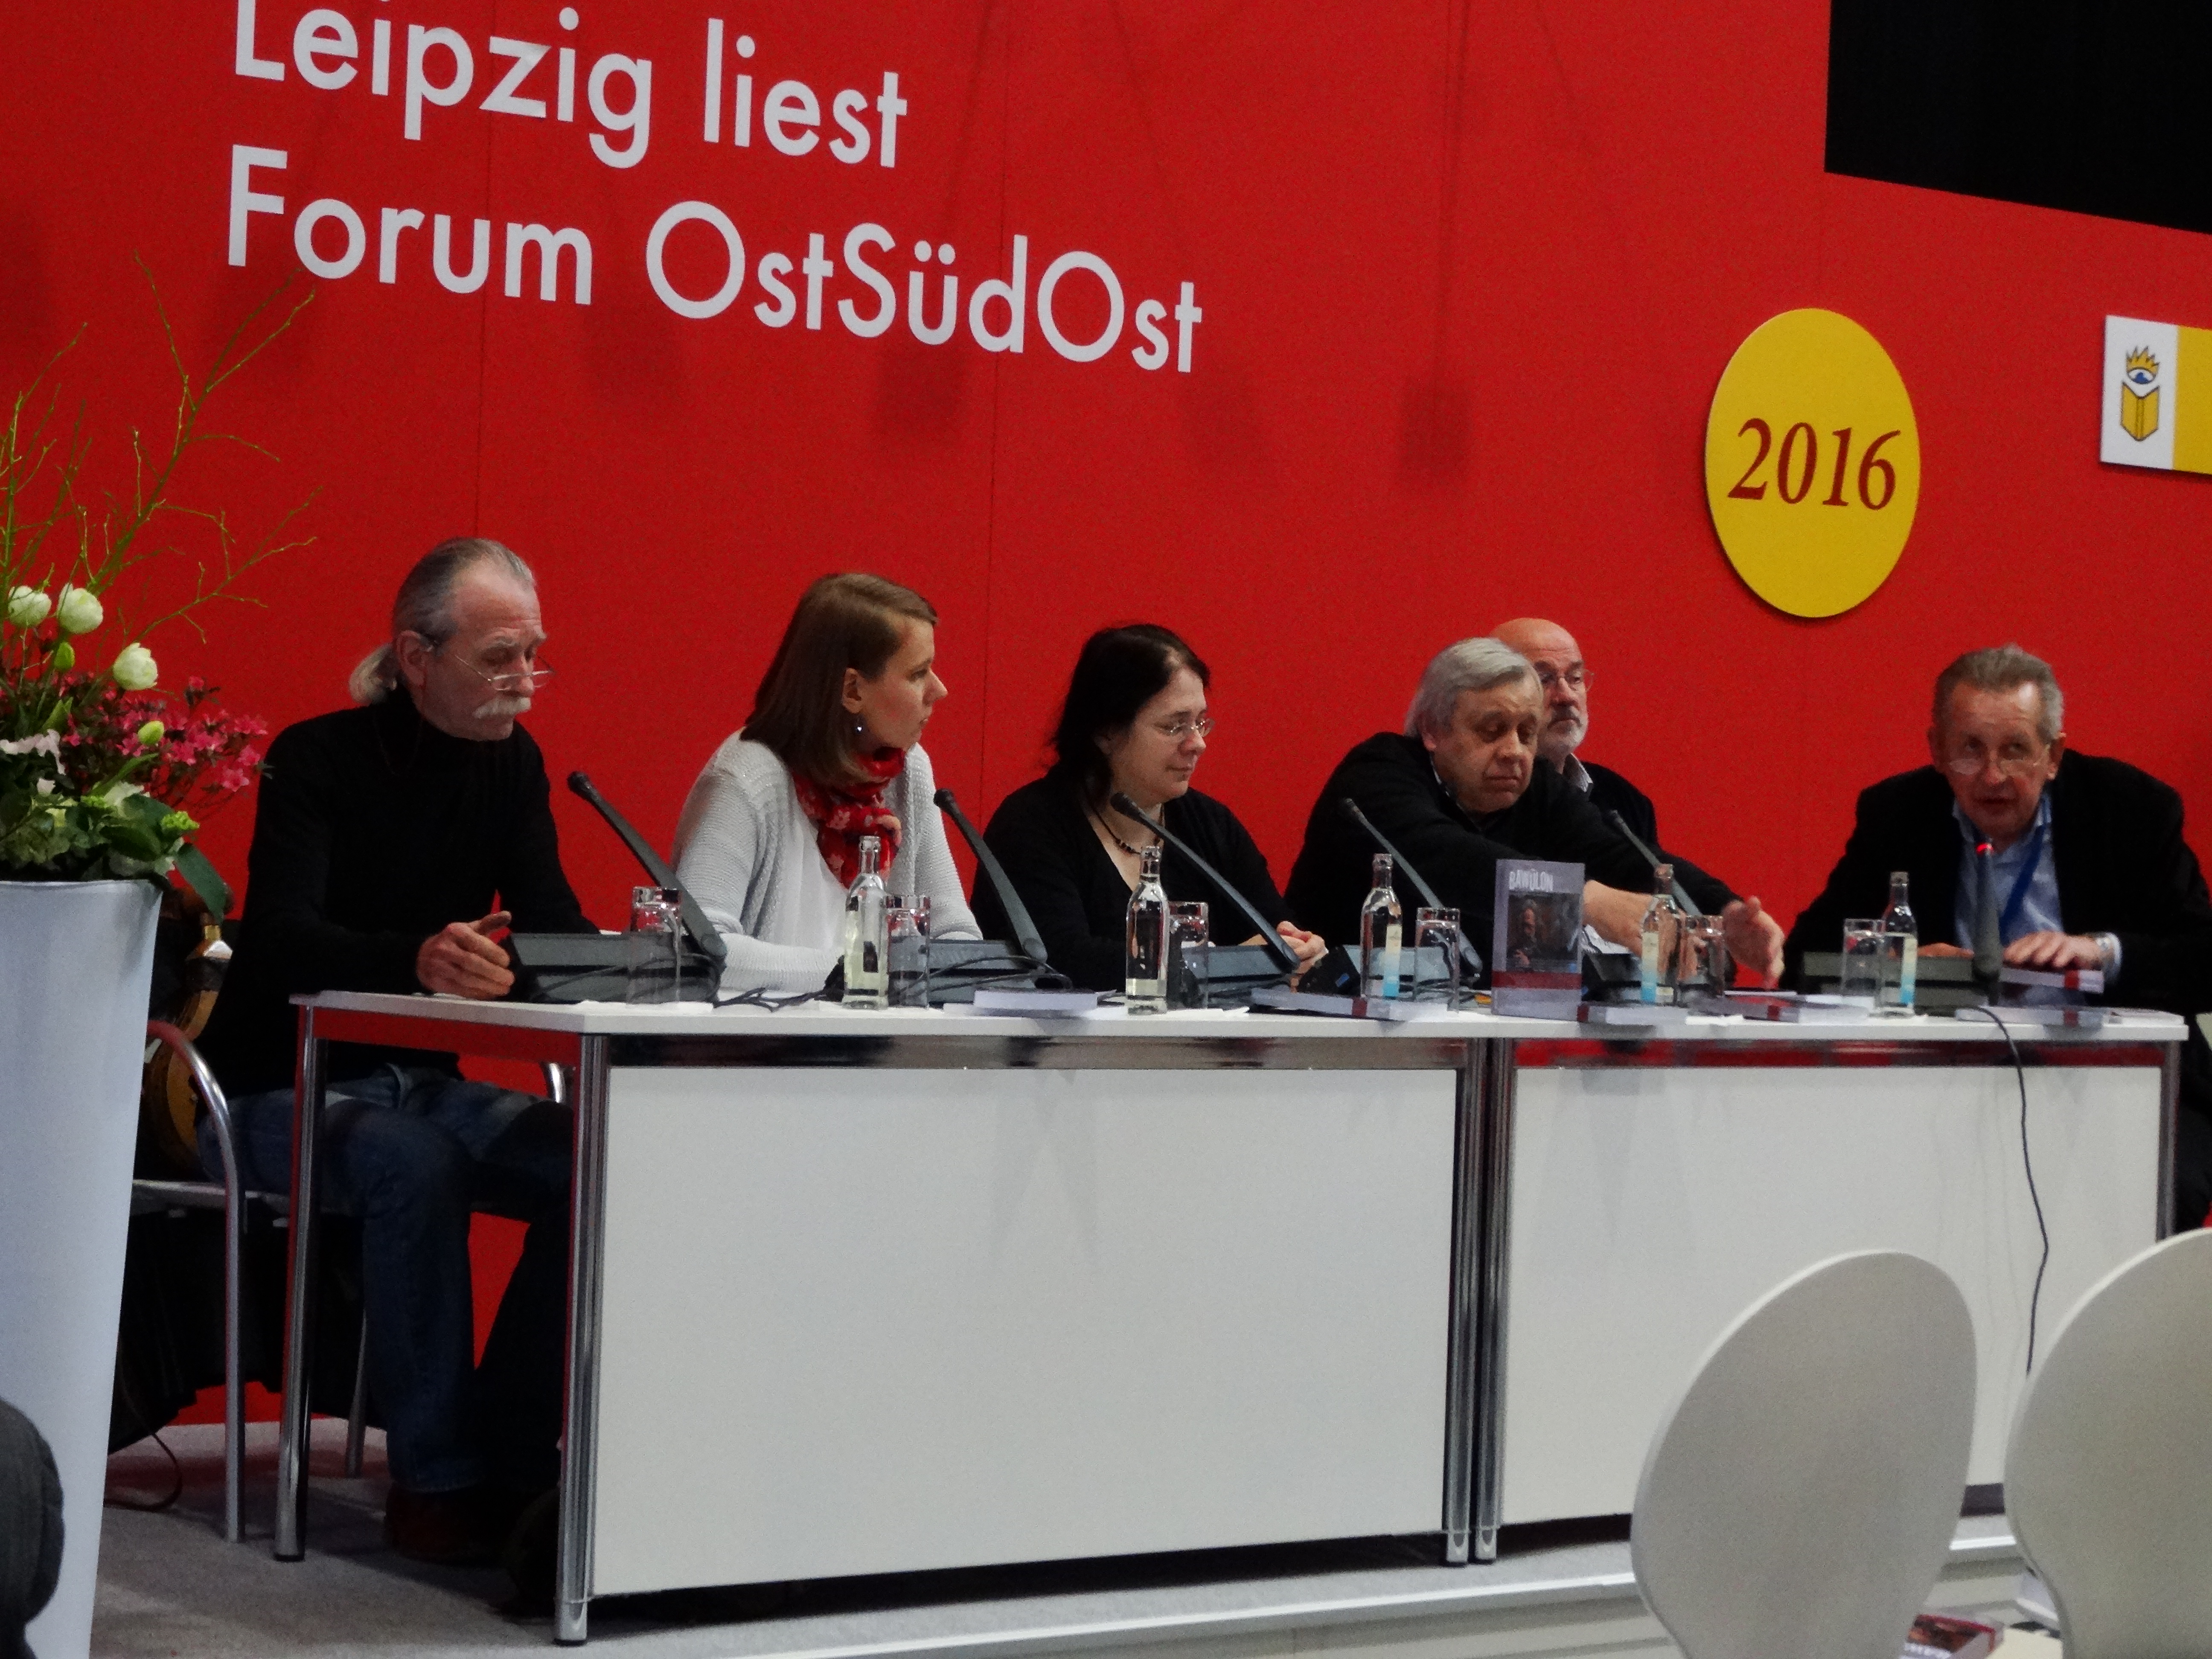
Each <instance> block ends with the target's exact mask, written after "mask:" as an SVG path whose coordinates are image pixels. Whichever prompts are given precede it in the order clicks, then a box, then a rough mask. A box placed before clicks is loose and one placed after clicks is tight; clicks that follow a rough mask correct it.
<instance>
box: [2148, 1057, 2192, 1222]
mask: <svg viewBox="0 0 2212 1659" xmlns="http://www.w3.org/2000/svg"><path fill="white" fill-rule="evenodd" d="M2181 1048H2182V1045H2181V1044H2180V1043H2179V1042H2169V1043H2166V1045H2165V1049H2166V1056H2165V1058H2164V1059H2162V1060H2160V1061H2159V1066H2158V1224H2157V1225H2158V1232H2157V1235H2156V1236H2157V1237H2160V1238H2167V1237H2172V1233H2173V1148H2174V1138H2175V1136H2176V1135H2178V1134H2179V1133H2180V1121H2179V1113H2180V1110H2181ZM2199 1219H2202V1218H2201V1217H2199V1218H2193V1219H2192V1220H2191V1223H2190V1225H2191V1226H2194V1225H2196V1223H2197V1220H2199Z"/></svg>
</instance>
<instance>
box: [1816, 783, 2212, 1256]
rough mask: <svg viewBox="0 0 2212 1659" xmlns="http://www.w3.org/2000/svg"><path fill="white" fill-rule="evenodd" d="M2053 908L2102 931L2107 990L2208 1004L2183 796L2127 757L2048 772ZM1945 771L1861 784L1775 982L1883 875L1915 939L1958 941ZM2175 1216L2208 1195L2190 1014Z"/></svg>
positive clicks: (2196, 1207)
mask: <svg viewBox="0 0 2212 1659" xmlns="http://www.w3.org/2000/svg"><path fill="white" fill-rule="evenodd" d="M2048 793H2049V794H2050V797H2051V860H2052V863H2053V865H2054V866H2055V867H2056V870H2057V876H2058V913H2059V920H2060V921H2062V922H2063V924H2064V926H2065V929H2066V931H2067V932H2068V933H2114V934H2117V935H2118V937H2119V941H2120V970H2119V972H2118V974H2117V975H2114V976H2113V977H2112V979H2110V980H2108V981H2106V1000H2107V1001H2109V1002H2112V1003H2116V1004H2118V1005H2121V1006H2132V1007H2138V1008H2163V1009H2166V1011H2168V1012H2172V1013H2177V1014H2182V1015H2185V1016H2189V1015H2196V1014H2199V1013H2203V1012H2207V1011H2208V1010H2212V896H2208V895H2207V893H2206V890H2205V885H2204V872H2203V871H2202V870H2201V869H2199V868H2198V867H2197V854H2194V853H2192V852H2191V851H2190V850H2189V843H2188V842H2185V840H2183V839H2182V829H2181V797H2180V796H2179V795H2178V794H2176V793H2174V792H2173V791H2172V789H2170V788H2168V787H2166V785H2165V784H2162V783H2160V781H2158V780H2157V779H2156V778H2154V777H2153V776H2151V775H2150V774H2149V773H2148V772H2145V771H2142V770H2141V769H2139V768H2136V767H2133V766H2130V765H2129V764H2128V763H2126V762H2125V761H2116V760H2107V759H2106V758H2104V757H2100V756H2096V755H2080V754H2074V753H2070V752H2069V754H2068V755H2067V756H2066V757H2065V758H2064V759H2063V760H2062V761H2060V762H2059V763H2058V775H2057V777H2055V778H2053V779H2052V780H2051V782H2050V785H2049V786H2048ZM1953 799H1954V798H1953V796H1952V793H1951V785H1950V783H1949V781H1948V780H1947V779H1946V778H1945V777H1944V776H1943V775H1942V773H1941V772H1938V771H1937V770H1936V769H1935V768H1934V767H1932V766H1923V767H1921V768H1919V769H1917V770H1916V771H1911V772H1901V773H1899V775H1897V776H1895V777H1893V778H1884V779H1883V780H1882V781H1881V782H1880V783H1877V784H1875V786H1874V787H1872V788H1871V789H1869V790H1867V791H1866V792H1865V793H1863V794H1862V795H1861V796H1860V797H1859V805H1858V817H1857V822H1856V823H1854V824H1853V825H1852V826H1851V838H1850V841H1848V842H1845V843H1844V855H1843V857H1842V858H1840V859H1838V860H1837V861H1836V867H1835V868H1834V869H1833V870H1832V871H1830V872H1828V884H1827V886H1826V887H1825V888H1823V889H1822V890H1821V892H1820V897H1818V898H1816V899H1814V901H1813V902H1812V903H1811V904H1809V905H1808V906H1807V907H1806V908H1805V909H1804V910H1803V911H1802V913H1801V914H1800V915H1798V918H1797V925H1796V927H1792V928H1791V929H1790V939H1789V941H1788V943H1787V944H1786V945H1784V947H1783V952H1784V975H1785V979H1784V982H1785V983H1787V984H1790V985H1797V984H1800V983H1802V977H1803V973H1804V967H1805V953H1806V952H1807V951H1832V950H1834V949H1836V948H1837V946H1838V945H1839V944H1840V942H1841V940H1842V936H1843V926H1844V917H1845V916H1873V915H1881V911H1882V908H1883V907H1884V906H1885V905H1887V903H1888V902H1889V876H1890V872H1892V871H1893V870H1902V871H1904V872H1906V874H1907V875H1909V876H1910V877H1911V879H1912V915H1913V920H1914V921H1917V923H1918V924H1919V927H1920V939H1921V943H1923V945H1936V944H1942V945H1956V944H1959V943H1960V939H1959V938H1958V919H1957V908H1958V897H1959V854H1960V850H1961V843H1962V842H1963V839H1964V838H1963V836H1961V835H1960V830H1959V824H1958V820H1957V819H1956V818H1954V817H1953V816H1952V813H1951V803H1952V800H1953ZM2181 1105H2182V1107H2183V1110H2182V1112H2181V1114H2180V1118H2179V1123H2178V1124H2177V1126H2176V1127H2177V1130H2178V1136H2177V1143H2176V1146H2175V1148H2174V1217H2173V1218H2174V1223H2175V1225H2177V1226H2180V1227H2196V1226H2200V1225H2203V1222H2204V1220H2205V1217H2206V1209H2207V1206H2212V1049H2208V1048H2206V1046H2205V1042H2204V1036H2203V1032H2202V1031H2201V1030H2198V1029H2197V1023H2196V1021H2195V1020H2194V1019H2193V1018H2191V1020H2190V1026H2189V1041H2188V1042H2187V1044H2186V1046H2185V1047H2184V1048H2183V1050H2182V1054H2181Z"/></svg>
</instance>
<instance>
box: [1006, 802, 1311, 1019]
mask: <svg viewBox="0 0 2212 1659" xmlns="http://www.w3.org/2000/svg"><path fill="white" fill-rule="evenodd" d="M1161 821H1162V822H1163V823H1165V824H1166V825H1167V827H1168V828H1169V829H1171V830H1173V831H1174V832H1175V833H1176V835H1178V836H1182V838H1183V839H1184V840H1185V841H1187V842H1189V843H1190V844H1191V845H1192V846H1193V847H1194V848H1197V849H1198V851H1199V854H1200V856H1201V857H1203V858H1204V859H1205V860H1206V862H1207V863H1208V864H1211V865H1212V866H1213V867H1214V868H1215V869H1217V870H1218V871H1219V872H1221V873H1222V875H1223V876H1224V877H1225V878H1227V879H1228V881H1229V882H1230V884H1231V885H1233V886H1234V887H1235V888H1236V889H1237V891H1238V892H1240V893H1242V894H1243V895H1244V896H1245V897H1246V898H1249V899H1250V900H1251V901H1252V902H1253V903H1254V904H1255V905H1256V906H1258V907H1259V910H1260V914H1261V915H1263V916H1265V917H1267V921H1268V924H1269V925H1270V926H1273V924H1274V923H1276V922H1279V921H1285V920H1287V919H1288V917H1289V915H1290V914H1291V913H1290V908H1289V907H1288V906H1286V905H1285V903H1284V902H1283V896H1282V895H1281V894H1280V893H1279V892H1277V891H1276V890H1275V878H1273V876H1272V875H1270V874H1269V873H1268V872H1267V860H1266V859H1264V858H1262V857H1261V855H1260V849H1259V848H1258V846H1257V845H1255V843H1254V842H1253V840H1252V837H1251V836H1249V835H1248V834H1246V833H1245V829H1244V826H1243V824H1241V823H1237V816H1236V814H1235V813H1233V812H1231V811H1230V810H1229V809H1228V808H1227V807H1225V806H1224V805H1222V804H1221V803H1220V802H1219V801H1218V800H1215V799H1213V798H1212V796H1211V795H1201V794H1200V793H1199V792H1198V791H1197V790H1195V789H1193V790H1190V791H1188V792H1187V793H1184V794H1182V795H1181V796H1179V797H1178V798H1177V799H1174V800H1171V801H1170V802H1168V803H1167V805H1165V806H1164V808H1163V809H1162V816H1161ZM1117 827H1118V826H1117ZM983 839H984V840H985V841H987V842H990V844H991V850H992V851H993V852H994V853H996V854H998V855H999V862H1000V863H1001V864H1003V865H1005V866H1006V875H1007V877H1008V878H1009V879H1010V880H1012V883H1013V884H1014V890H1015V891H1016V892H1017V893H1019V894H1020V895H1021V897H1022V902H1023V903H1024V904H1025V905H1027V906H1028V907H1029V911H1030V919H1031V920H1032V921H1035V922H1036V927H1037V937H1038V938H1039V939H1042V941H1043V943H1044V949H1045V954H1046V955H1047V956H1048V957H1051V958H1052V965H1053V966H1054V967H1055V968H1057V969H1060V972H1062V973H1064V974H1066V975H1067V976H1068V978H1069V979H1071V980H1073V981H1074V982H1075V983H1076V984H1077V985H1079V986H1081V987H1084V988H1085V990H1092V991H1118V990H1120V989H1121V981H1122V975H1123V972H1124V970H1125V968H1126V965H1127V964H1126V963H1125V962H1124V959H1123V953H1124V951H1125V949H1126V943H1125V941H1126V937H1127V923H1128V915H1129V884H1128V883H1127V881H1125V880H1123V879H1122V877H1121V871H1120V870H1119V869H1117V868H1116V867H1115V864H1114V860H1112V859H1110V858H1109V857H1108V856H1107V854H1106V849H1105V848H1104V847H1103V846H1101V845H1100V844H1099V841H1098V836H1097V831H1095V830H1094V829H1091V819H1090V817H1089V816H1088V814H1086V813H1085V811H1084V808H1083V800H1082V797H1081V795H1080V794H1079V793H1078V789H1077V786H1076V785H1075V784H1074V783H1073V781H1069V780H1065V779H1063V778H1061V777H1060V776H1058V775H1054V774H1052V773H1047V774H1046V775H1044V776H1043V777H1041V778H1039V779H1038V780H1037V781H1036V782H1034V783H1027V784H1024V785H1023V786H1022V787H1020V788H1018V789H1017V790H1015V791H1014V793H1012V794H1011V795H1009V796H1007V797H1006V799H1004V800H1002V801H1000V803H999V810H998V811H995V812H994V813H993V814H992V815H991V824H990V828H988V829H986V830H985V831H984V832H983ZM1160 885H1161V886H1162V887H1163V888H1164V890H1166V892H1167V896H1168V897H1169V899H1170V901H1175V902H1186V901H1189V900H1194V899H1202V900H1204V901H1205V902H1206V904H1207V906H1208V907H1209V908H1208V912H1207V917H1206V920H1207V922H1208V924H1209V926H1210V928H1211V931H1212V934H1213V938H1214V941H1215V943H1217V944H1221V945H1235V944H1239V943H1241V942H1243V940H1245V939H1249V938H1251V937H1252V921H1251V918H1249V916H1247V915H1244V913H1243V911H1241V910H1239V909H1237V908H1236V907H1235V906H1233V905H1231V904H1230V903H1229V902H1228V901H1226V900H1225V899H1224V898H1223V897H1222V896H1221V895H1220V894H1219V893H1218V892H1216V891H1215V890H1214V888H1213V884H1212V883H1211V882H1209V881H1208V880H1206V878H1205V877H1203V876H1201V875H1200V874H1199V873H1198V872H1197V871H1196V870H1195V869H1194V868H1193V867H1192V866H1191V863H1190V860H1188V859H1187V858H1185V857H1184V856H1183V855H1182V854H1180V853H1178V852H1176V849H1175V848H1172V847H1170V848H1168V849H1167V851H1166V853H1165V854H1164V855H1163V856H1162V858H1161V860H1160ZM974 906H975V921H976V923H977V925H978V926H980V927H981V928H982V930H983V937H984V938H986V939H1011V938H1012V937H1013V929H1012V925H1011V924H1009V923H1008V921H1006V911H1005V909H1004V908H1002V907H1001V906H1000V903H999V896H998V895H997V894H996V893H994V892H993V891H992V890H991V884H990V883H989V882H988V881H987V880H985V879H983V878H980V877H979V878H977V880H976V883H975V899H974Z"/></svg>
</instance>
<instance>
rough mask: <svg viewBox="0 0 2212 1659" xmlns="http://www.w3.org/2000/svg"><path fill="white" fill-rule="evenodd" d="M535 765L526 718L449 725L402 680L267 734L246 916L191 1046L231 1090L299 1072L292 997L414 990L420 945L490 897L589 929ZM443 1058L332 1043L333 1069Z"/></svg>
mask: <svg viewBox="0 0 2212 1659" xmlns="http://www.w3.org/2000/svg"><path fill="white" fill-rule="evenodd" d="M246 868H247V877H248V884H247V887H246V914H245V918H244V926H243V927H242V928H241V929H240V934H239V937H238V940H237V944H236V955H235V956H234V957H233V958H232V961H231V964H230V969H229V972H228V975H226V976H225V979H224V982H223V988H222V995H221V997H220V998H218V999H217V1000H216V1009H215V1014H214V1017H213V1018H211V1019H210V1021H209V1023H208V1029H207V1034H206V1036H204V1038H203V1039H202V1042H201V1047H202V1048H203V1050H204V1052H205V1054H206V1055H207V1058H208V1061H209V1063H210V1065H212V1066H214V1067H215V1071H216V1076H217V1077H218V1078H219V1079H222V1085H223V1087H224V1088H225V1089H226V1090H228V1091H230V1092H231V1093H233V1094H249V1093H252V1092H255V1091H259V1090H264V1089H279V1088H283V1087H284V1086H286V1085H289V1083H290V1082H291V1081H292V1073H293V1057H294V1049H295V1015H294V1010H293V1009H292V1007H291V1006H290V1003H289V998H290V997H292V996H293V995H295V994H300V993H305V992H313V991H400V992H411V991H419V990H421V989H422V986H421V985H420V984H418V983H417V982H416V978H415V953H416V951H418V950H420V949H421V948H422V941H423V940H424V939H428V938H429V936H430V935H431V934H433V933H437V932H438V931H439V930H440V929H441V928H443V927H445V926H446V924H447V923H448V922H452V921H475V920H476V919H477V917H479V916H483V915H489V913H490V912H491V911H492V910H494V909H495V908H505V909H507V910H511V911H513V913H514V926H515V927H516V928H517V929H518V930H519V931H521V932H526V933H586V932H590V931H592V924H591V923H590V922H589V921H586V920H585V917H584V913H583V910H582V908H580V906H579V905H578V904H577V902H576V895H575V893H574V890H572V889H571V888H570V887H569V885H568V877H567V876H565V875H563V874H562V870H561V852H560V845H559V838H558V836H557V833H556V830H555V829H554V825H553V811H552V806H551V803H550V790H549V788H548V787H547V784H546V781H545V763H544V757H541V756H540V755H539V753H538V745H537V744H536V743H535V742H533V741H532V739H531V737H530V734H529V733H528V732H525V731H524V730H523V729H522V728H521V727H520V726H516V727H515V728H514V730H513V732H512V733H511V734H510V735H509V736H507V737H506V738H501V740H500V741H498V742H496V743H475V742H470V741H468V740H466V739H465V738H454V737H449V736H447V734H446V733H445V732H441V731H439V730H438V729H437V728H436V727H435V726H431V725H430V724H428V722H427V721H425V720H422V718H421V717H420V716H419V715H418V714H416V712H415V705H414V703H413V702H412V701H411V700H410V698H409V697H408V696H407V695H406V693H405V692H404V690H401V691H398V692H395V693H394V694H393V695H392V696H391V697H390V698H388V699H387V700H386V701H385V702H381V703H378V704H375V705H374V706H372V707H370V708H349V709H346V710H343V712H341V713H338V714H322V715H319V716H317V717H316V718H315V719H313V720H302V721H301V722H300V723H299V724H298V725H296V726H287V727H286V728H285V729H284V730H283V731H282V732H278V733H277V735H276V741H275V742H274V743H272V744H270V745H269V761H268V766H267V769H266V770H265V771H264V773H263V775H262V779H261V791H260V800H259V804H258V806H257V807H256V809H255V812H254V818H253V846H252V851H251V852H250V853H249V854H247V860H246ZM386 1060H400V1061H402V1062H404V1063H406V1064H411V1065H417V1066H420V1065H426V1064H428V1065H444V1066H447V1067H448V1068H451V1067H452V1066H453V1057H452V1056H451V1055H443V1056H440V1055H433V1054H420V1053H416V1052H414V1051H412V1050H409V1051H405V1052H399V1051H382V1050H377V1049H372V1048H362V1047H355V1046H342V1047H338V1048H334V1049H333V1050H332V1051H331V1069H330V1076H331V1078H332V1079H342V1078H349V1077H360V1076H362V1075H363V1074H365V1073H368V1072H370V1071H373V1070H374V1069H375V1067H376V1066H379V1065H380V1064H382V1063H384V1062H385V1061H386Z"/></svg>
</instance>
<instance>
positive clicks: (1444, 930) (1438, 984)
mask: <svg viewBox="0 0 2212 1659" xmlns="http://www.w3.org/2000/svg"><path fill="white" fill-rule="evenodd" d="M1438 957H1441V958H1442V960H1441V961H1438V960H1437V958H1438ZM1432 964H1433V965H1432ZM1459 965H1460V954H1459V911H1458V909H1457V908H1455V907H1454V906H1451V905H1444V906H1442V907H1437V906H1434V905H1423V906H1422V907H1421V908H1419V909H1418V910H1416V911H1415V912H1413V1000H1414V1001H1416V1002H1440V1003H1442V1004H1443V1006H1445V1007H1446V1008H1448V1009H1450V1010H1452V1011H1454V1012H1457V1010H1458V1008H1459Z"/></svg>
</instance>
